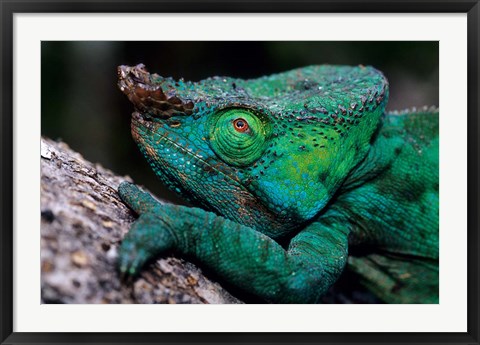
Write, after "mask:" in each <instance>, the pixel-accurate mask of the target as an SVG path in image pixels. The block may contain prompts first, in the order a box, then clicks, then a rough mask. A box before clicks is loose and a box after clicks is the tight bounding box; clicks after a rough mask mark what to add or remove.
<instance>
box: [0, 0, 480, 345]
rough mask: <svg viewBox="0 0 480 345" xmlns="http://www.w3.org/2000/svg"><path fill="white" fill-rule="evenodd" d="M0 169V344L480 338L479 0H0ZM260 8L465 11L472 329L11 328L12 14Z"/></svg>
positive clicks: (262, 10)
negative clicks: (92, 330) (80, 330)
mask: <svg viewBox="0 0 480 345" xmlns="http://www.w3.org/2000/svg"><path fill="white" fill-rule="evenodd" d="M0 10H1V28H2V37H1V42H0V49H1V54H0V56H1V81H2V82H1V86H0V87H1V89H0V104H1V107H2V115H1V125H0V133H1V140H0V143H1V144H0V145H1V169H0V170H1V171H0V196H1V208H0V219H1V229H0V246H1V249H0V257H1V265H0V277H1V282H0V341H1V344H55V343H59V344H107V343H108V344H115V343H118V344H179V343H182V344H190V343H191V344H199V343H205V344H213V343H235V344H267V343H270V344H271V343H282V344H290V343H291V344H304V343H305V344H307V343H308V344H313V343H335V344H372V343H382V344H383V343H385V344H388V343H396V344H427V343H429V344H479V343H480V340H479V339H480V337H479V324H480V319H479V289H480V287H479V281H480V274H479V259H480V258H479V250H478V249H479V248H480V243H479V236H478V228H479V227H478V226H479V215H478V212H477V210H478V206H479V205H478V195H479V184H478V179H479V170H478V157H479V140H478V135H479V133H480V131H479V129H480V128H479V121H478V116H479V108H478V96H479V68H478V65H479V63H478V58H479V55H478V49H479V31H480V27H479V20H478V18H479V14H480V5H479V2H478V0H474V1H467V0H440V1H432V0H423V1H415V0H412V1H402V2H400V1H385V0H369V1H353V0H347V1H343V0H330V1H322V0H310V1H308V0H299V1H291V0H290V1H281V0H277V1H268V0H259V1H255V0H247V1H240V0H234V1H229V2H224V1H216V0H209V1H206V0H204V1H193V0H190V1H188V0H187V1H179V0H170V1H162V0H153V1H134V0H131V1H119V2H114V1H108V0H104V1H95V0H94V1H75V2H68V1H56V0H39V1H14V0H10V1H8V0H5V1H4V0H0ZM22 12H23V13H25V12H28V13H44V12H45V13H63V12H65V13H80V12H83V13H93V12H101V13H107V12H112V13H121V12H132V13H141V12H163V13H173V12H199V13H226V12H238V13H246V12H256V13H269V12H275V13H303V12H305V13H315V12H323V13H325V12H326V13H328V12H350V13H353V12H356V13H384V12H385V13H387V12H390V13H400V12H402V13H409V12H421V13H426V12H432V13H439V12H456V13H467V14H468V19H467V20H468V37H467V39H468V296H467V297H468V316H467V317H468V321H467V323H468V325H467V327H468V329H467V332H465V333H18V332H13V313H14V310H13V294H14V291H13V286H12V285H13V283H12V282H13V246H12V243H13V231H14V227H13V198H14V195H13V187H12V186H13V181H14V178H15V174H14V171H13V134H12V133H13V120H14V119H13V97H12V96H13V15H14V14H15V13H22Z"/></svg>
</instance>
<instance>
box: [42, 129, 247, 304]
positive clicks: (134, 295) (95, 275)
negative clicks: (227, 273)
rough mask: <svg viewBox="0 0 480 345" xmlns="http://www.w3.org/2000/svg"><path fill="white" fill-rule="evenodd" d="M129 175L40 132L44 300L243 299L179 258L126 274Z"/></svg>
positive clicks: (133, 216) (130, 219) (151, 301)
mask: <svg viewBox="0 0 480 345" xmlns="http://www.w3.org/2000/svg"><path fill="white" fill-rule="evenodd" d="M125 180H126V181H130V182H132V181H131V179H130V178H129V177H120V176H116V175H115V174H113V173H112V172H111V171H109V170H107V169H104V168H102V167H101V166H100V165H98V164H92V163H90V162H88V161H86V160H85V159H84V158H83V157H82V156H81V155H80V154H78V153H76V152H74V151H72V150H71V149H70V148H69V147H68V146H67V145H66V144H65V143H62V142H54V141H52V140H50V139H47V138H42V143H41V219H42V220H41V280H42V284H41V286H42V294H41V298H42V303H242V302H241V301H239V300H238V299H237V298H235V297H233V296H232V295H230V294H229V293H228V292H227V291H226V290H224V289H223V288H222V287H221V286H220V285H219V284H218V283H216V282H212V281H211V280H209V279H208V278H206V277H205V276H204V275H203V274H202V271H201V270H200V269H199V268H197V267H196V266H195V265H193V264H191V263H189V262H186V261H184V260H182V259H178V258H174V257H169V258H162V259H158V260H156V261H155V262H154V263H152V264H151V265H150V266H147V267H145V269H144V270H143V271H142V273H141V274H140V276H139V277H137V278H135V279H133V280H130V281H121V280H120V276H119V274H118V271H117V266H116V263H117V257H118V247H119V244H120V243H121V240H122V238H123V236H124V235H125V234H126V233H127V232H128V229H129V228H130V225H131V223H132V222H133V221H134V220H135V219H136V215H135V214H134V213H133V212H132V211H131V210H130V209H128V208H127V207H126V206H125V204H123V202H122V201H121V200H120V198H119V196H118V194H117V187H118V185H119V184H120V182H122V181H125Z"/></svg>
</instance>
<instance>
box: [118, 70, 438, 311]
mask: <svg viewBox="0 0 480 345" xmlns="http://www.w3.org/2000/svg"><path fill="white" fill-rule="evenodd" d="M118 76H119V83H118V85H119V87H120V89H121V90H122V91H123V92H124V93H125V94H126V95H127V97H128V98H129V99H130V101H131V102H132V103H133V105H134V107H135V111H134V113H133V114H132V122H131V129H132V135H133V138H134V140H135V141H136V143H137V144H138V146H139V148H140V150H141V151H142V153H143V154H144V155H145V157H146V158H147V160H148V162H149V163H150V165H151V167H152V168H153V170H154V171H155V173H156V174H157V175H158V176H159V178H160V179H161V180H162V182H163V183H164V184H166V185H167V186H168V187H169V188H170V189H172V190H174V191H176V192H177V193H179V194H180V195H182V196H183V197H184V198H186V199H187V200H189V201H190V202H191V203H193V204H194V205H197V206H199V207H200V208H193V207H185V206H178V205H172V204H160V203H159V202H157V201H156V200H155V199H154V198H153V197H152V196H151V195H150V194H148V193H145V192H143V191H141V190H140V189H139V188H138V187H136V186H135V185H132V184H130V183H122V184H121V185H120V186H119V194H120V196H121V198H122V200H124V202H125V203H126V204H128V205H129V206H130V207H131V208H132V209H133V210H134V211H135V212H136V213H137V214H139V218H138V220H137V221H136V222H135V223H134V224H133V226H132V228H131V230H130V232H129V233H128V234H127V235H126V237H125V239H124V240H123V242H122V244H121V248H120V256H119V267H120V271H121V273H122V274H123V275H126V276H133V275H136V274H137V273H138V272H139V270H140V269H141V267H142V266H143V265H144V264H145V262H146V261H148V260H149V259H151V258H154V257H156V256H158V255H161V254H163V255H165V254H166V253H172V252H173V253H176V254H178V255H181V256H183V257H186V258H190V259H193V260H194V261H195V262H197V263H199V264H200V265H201V266H203V267H206V268H207V269H209V270H210V271H213V272H214V273H215V274H216V275H217V276H218V277H220V278H221V279H222V280H224V281H225V282H227V283H229V284H231V285H233V286H235V287H236V288H239V289H240V290H243V291H247V292H248V293H250V294H253V295H255V296H257V298H258V297H259V298H261V299H262V300H265V301H267V302H274V303H315V302H319V301H320V297H321V296H322V294H324V293H325V292H326V291H327V289H328V288H329V287H330V286H331V285H332V284H333V283H335V281H336V280H337V279H338V278H339V276H340V274H341V273H342V271H343V270H344V268H345V266H346V265H348V268H349V271H351V272H353V273H354V274H355V275H356V276H358V279H359V281H360V282H361V284H362V285H363V286H365V287H366V288H367V289H368V290H369V291H371V292H372V293H373V294H374V295H375V296H377V297H378V298H379V299H380V300H382V301H384V302H387V303H438V300H439V296H438V295H439V293H438V257H439V256H438V220H439V213H438V205H439V199H438V182H439V180H438V158H439V152H438V111H437V110H436V109H423V110H420V111H416V110H413V111H408V112H402V113H386V112H385V105H386V103H387V98H388V82H387V80H386V78H385V77H384V76H383V74H382V73H380V72H379V71H377V70H375V69H374V68H372V67H365V66H357V67H350V66H329V65H322V66H310V67H305V68H300V69H295V70H292V71H289V72H285V73H280V74H274V75H271V76H266V77H261V78H258V79H252V80H242V79H235V78H229V77H213V78H208V79H205V80H202V81H199V82H187V81H184V80H178V81H176V80H173V79H172V78H164V77H161V76H159V75H157V74H150V73H148V72H147V70H146V69H145V67H144V66H143V65H141V64H140V65H137V66H135V67H128V66H120V67H119V69H118Z"/></svg>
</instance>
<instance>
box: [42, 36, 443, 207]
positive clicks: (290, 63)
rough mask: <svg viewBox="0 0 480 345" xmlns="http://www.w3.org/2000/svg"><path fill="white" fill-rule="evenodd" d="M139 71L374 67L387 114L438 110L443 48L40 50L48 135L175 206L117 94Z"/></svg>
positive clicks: (240, 72)
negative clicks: (122, 69) (131, 70)
mask: <svg viewBox="0 0 480 345" xmlns="http://www.w3.org/2000/svg"><path fill="white" fill-rule="evenodd" d="M138 63H144V64H145V65H146V67H147V69H148V70H149V71H150V72H155V73H158V74H160V75H162V76H170V77H174V78H182V77H183V78H184V79H185V80H192V81H195V80H201V79H204V78H207V77H210V76H214V75H219V76H221V75H225V76H231V77H239V78H255V77H259V76H262V75H267V74H271V73H277V72H282V71H286V70H289V69H293V68H297V67H303V66H307V65H313V64H325V63H328V64H348V65H358V64H363V65H372V66H374V67H376V68H377V69H379V70H381V71H382V72H383V73H384V74H385V75H386V77H387V78H388V80H389V82H390V101H389V106H388V109H391V110H393V109H403V108H408V107H413V106H423V105H438V42H377V41H375V42H374V41H372V42H219V41H210V42H186V41H185V42H146V41H145V42H102V41H94V42H86V41H85V42H82V41H71V42H59V41H55V42H53V41H44V42H42V78H41V83H42V85H41V87H42V135H45V136H48V137H50V138H52V139H62V140H63V141H65V142H66V143H68V144H69V145H70V146H71V147H72V148H73V149H75V150H76V151H78V152H80V153H81V154H82V155H83V156H84V157H85V158H87V159H88V160H90V161H92V162H98V163H101V164H102V165H103V166H105V167H107V168H109V169H112V170H113V171H114V172H116V173H118V174H121V175H130V176H131V177H132V178H133V179H134V180H135V182H137V183H139V184H142V185H145V186H147V187H148V188H149V189H150V190H152V191H154V192H155V193H156V194H157V195H158V196H160V197H162V198H165V199H169V200H172V201H174V202H179V200H178V199H177V198H175V197H174V196H172V195H171V193H167V192H166V191H165V190H164V189H163V188H162V187H161V186H160V184H159V182H158V181H157V180H156V178H155V176H154V174H153V172H152V171H151V170H150V168H149V167H148V165H147V163H146V161H145V160H144V159H143V157H141V155H140V153H139V152H138V150H137V148H136V146H135V144H134V143H133V140H132V139H131V136H130V114H131V112H132V110H133V107H132V106H131V104H130V103H129V101H128V100H127V98H126V97H125V96H124V95H123V94H122V93H121V92H120V91H119V90H118V89H117V84H116V83H117V74H116V73H117V72H116V68H117V66H118V65H136V64H138Z"/></svg>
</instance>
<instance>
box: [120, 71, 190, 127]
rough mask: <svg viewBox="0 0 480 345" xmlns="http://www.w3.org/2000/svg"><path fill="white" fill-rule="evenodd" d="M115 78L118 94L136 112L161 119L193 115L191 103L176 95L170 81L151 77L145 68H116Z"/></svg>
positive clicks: (156, 76)
mask: <svg viewBox="0 0 480 345" xmlns="http://www.w3.org/2000/svg"><path fill="white" fill-rule="evenodd" d="M117 76H118V87H119V89H120V91H122V92H123V93H124V94H125V95H126V96H127V97H128V99H129V100H130V102H132V103H133V105H134V106H135V110H136V111H137V112H139V113H141V114H148V115H149V117H157V118H160V119H168V118H170V117H172V116H176V115H191V114H192V110H193V107H194V104H193V102H192V101H189V100H183V99H182V98H180V97H179V96H178V95H177V92H176V89H175V86H174V85H175V84H174V83H172V80H168V81H167V80H165V79H164V78H162V77H160V76H159V75H157V74H153V75H152V74H150V73H149V72H148V71H147V69H146V68H145V65H143V64H138V65H136V66H125V65H122V66H119V67H118V69H117Z"/></svg>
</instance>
